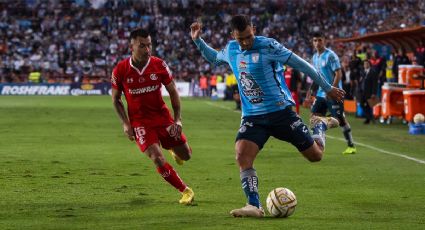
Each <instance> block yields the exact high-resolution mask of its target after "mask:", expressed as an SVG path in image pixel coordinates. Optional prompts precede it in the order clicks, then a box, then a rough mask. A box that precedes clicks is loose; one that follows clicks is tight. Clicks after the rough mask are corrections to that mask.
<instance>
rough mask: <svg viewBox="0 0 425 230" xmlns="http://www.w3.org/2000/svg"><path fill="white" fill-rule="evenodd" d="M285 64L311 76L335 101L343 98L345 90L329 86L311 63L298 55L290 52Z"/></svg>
mask: <svg viewBox="0 0 425 230" xmlns="http://www.w3.org/2000/svg"><path fill="white" fill-rule="evenodd" d="M287 64H288V65H289V66H291V67H292V68H295V69H298V70H299V71H301V72H303V73H305V74H307V75H308V76H310V77H311V79H312V80H313V81H314V83H316V84H318V85H319V86H320V87H322V89H323V90H324V91H325V92H326V93H327V94H328V96H329V97H331V98H332V99H334V100H336V101H341V100H342V99H343V98H344V95H345V92H344V90H342V89H338V88H335V87H333V86H331V85H330V84H329V83H328V82H327V81H326V80H325V79H324V78H323V77H322V76H321V75H320V73H319V72H318V71H316V70H315V69H314V67H313V66H312V65H310V64H309V63H308V62H306V61H305V60H304V59H302V58H300V57H299V56H298V55H296V54H294V53H292V55H291V57H290V58H289V59H288V62H287Z"/></svg>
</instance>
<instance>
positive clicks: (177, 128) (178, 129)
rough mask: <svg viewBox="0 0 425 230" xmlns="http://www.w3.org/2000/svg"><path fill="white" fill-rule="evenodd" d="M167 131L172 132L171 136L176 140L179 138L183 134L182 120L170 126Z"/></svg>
mask: <svg viewBox="0 0 425 230" xmlns="http://www.w3.org/2000/svg"><path fill="white" fill-rule="evenodd" d="M167 131H168V133H169V134H170V137H174V138H175V139H176V140H179V139H180V137H181V135H182V123H181V121H177V122H175V123H174V124H172V125H170V126H168V127H167Z"/></svg>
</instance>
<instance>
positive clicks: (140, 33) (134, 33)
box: [130, 28, 150, 39]
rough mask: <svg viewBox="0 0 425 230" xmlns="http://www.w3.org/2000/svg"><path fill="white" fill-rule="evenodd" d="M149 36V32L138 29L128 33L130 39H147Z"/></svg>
mask: <svg viewBox="0 0 425 230" xmlns="http://www.w3.org/2000/svg"><path fill="white" fill-rule="evenodd" d="M149 36H150V34H149V32H148V31H147V30H145V29H142V28H138V29H135V30H133V31H131V32H130V39H135V38H137V37H142V38H147V37H149Z"/></svg>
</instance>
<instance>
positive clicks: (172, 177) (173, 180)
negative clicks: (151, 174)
mask: <svg viewBox="0 0 425 230" xmlns="http://www.w3.org/2000/svg"><path fill="white" fill-rule="evenodd" d="M156 170H157V171H158V173H159V174H161V176H162V178H164V179H165V180H166V181H167V182H168V183H170V184H171V185H172V186H173V187H174V188H176V189H178V190H179V191H180V192H183V191H184V189H185V188H186V185H185V184H184V182H183V181H182V179H180V177H179V175H178V174H177V172H176V171H174V169H173V166H171V165H170V164H168V163H165V164H164V165H163V166H162V167H158V168H156Z"/></svg>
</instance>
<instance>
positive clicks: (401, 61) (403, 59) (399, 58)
mask: <svg viewBox="0 0 425 230" xmlns="http://www.w3.org/2000/svg"><path fill="white" fill-rule="evenodd" d="M406 64H410V60H409V58H408V57H407V55H406V53H405V52H404V50H403V49H401V48H400V49H399V50H398V52H397V55H395V57H394V62H393V75H394V77H395V80H394V81H395V82H398V77H399V76H398V66H399V65H406Z"/></svg>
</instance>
